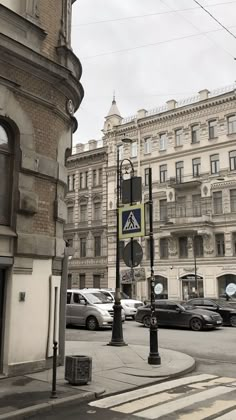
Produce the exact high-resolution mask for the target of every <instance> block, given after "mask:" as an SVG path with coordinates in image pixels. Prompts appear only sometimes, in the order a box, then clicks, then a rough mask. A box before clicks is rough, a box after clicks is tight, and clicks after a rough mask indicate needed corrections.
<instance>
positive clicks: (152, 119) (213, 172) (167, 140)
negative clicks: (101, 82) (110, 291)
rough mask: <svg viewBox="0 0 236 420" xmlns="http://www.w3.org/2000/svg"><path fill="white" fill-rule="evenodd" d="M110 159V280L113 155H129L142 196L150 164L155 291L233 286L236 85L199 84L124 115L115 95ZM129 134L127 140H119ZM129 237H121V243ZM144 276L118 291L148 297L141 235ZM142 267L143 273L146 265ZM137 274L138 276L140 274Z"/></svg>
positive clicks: (215, 290)
mask: <svg viewBox="0 0 236 420" xmlns="http://www.w3.org/2000/svg"><path fill="white" fill-rule="evenodd" d="M103 132H104V141H105V142H106V145H107V154H108V161H107V162H108V164H107V179H108V184H107V188H108V193H107V195H108V197H109V199H108V204H107V236H108V285H109V286H110V287H114V285H115V253H116V239H115V230H116V218H115V209H116V190H115V189H116V153H117V148H119V154H120V159H124V158H129V159H131V161H132V163H133V165H134V170H135V173H136V174H137V175H140V176H142V183H143V201H144V202H146V201H147V200H148V170H149V167H151V168H152V181H153V182H152V191H153V205H154V248H155V265H154V271H155V280H156V283H161V284H162V286H163V291H162V293H161V295H160V297H168V298H170V299H187V298H189V297H190V296H196V294H197V295H200V296H207V297H216V296H219V295H220V294H222V293H224V291H225V288H226V286H227V284H229V283H235V284H236V264H235V258H236V86H235V85H234V86H230V87H227V88H225V89H221V90H220V89H219V90H217V91H214V92H209V91H208V90H202V91H201V92H199V94H198V95H197V96H196V97H192V98H189V99H186V100H183V101H180V102H176V101H175V100H170V101H168V102H167V103H166V105H164V106H163V107H160V108H158V109H154V110H150V111H147V110H145V109H141V110H139V111H138V113H137V114H136V115H134V116H132V117H129V118H126V119H123V118H122V117H121V115H120V113H119V111H118V108H117V105H116V103H115V101H113V112H109V115H108V116H107V117H106V120H105V123H104V129H103ZM124 136H125V137H128V138H130V139H131V140H132V144H131V145H130V144H122V138H124ZM126 242H127V241H126ZM140 243H141V245H142V247H143V252H144V257H143V260H142V263H141V267H142V268H143V269H144V270H145V277H144V275H143V273H142V275H139V276H136V281H135V282H133V283H131V281H127V278H126V277H125V273H124V276H122V272H123V271H125V267H124V265H121V282H122V283H123V290H124V291H126V292H128V294H133V295H134V296H137V297H139V298H141V299H146V298H147V297H149V296H150V281H149V278H150V253H149V240H148V237H143V238H141V240H140ZM144 270H142V272H143V271H144ZM138 278H139V280H138Z"/></svg>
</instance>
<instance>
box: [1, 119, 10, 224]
mask: <svg viewBox="0 0 236 420" xmlns="http://www.w3.org/2000/svg"><path fill="white" fill-rule="evenodd" d="M10 146H11V145H10V141H9V138H8V134H7V131H6V130H5V128H4V127H3V125H1V122H0V177H1V182H0V225H9V224H10V219H11V217H10V215H11V206H10V204H11V185H12V150H11V147H10Z"/></svg>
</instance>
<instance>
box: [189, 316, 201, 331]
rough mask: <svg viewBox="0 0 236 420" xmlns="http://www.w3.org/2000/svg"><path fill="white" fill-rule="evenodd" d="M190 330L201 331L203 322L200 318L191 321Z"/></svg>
mask: <svg viewBox="0 0 236 420" xmlns="http://www.w3.org/2000/svg"><path fill="white" fill-rule="evenodd" d="M190 328H191V330H193V331H201V330H202V321H201V320H200V319H199V318H192V319H191V321H190Z"/></svg>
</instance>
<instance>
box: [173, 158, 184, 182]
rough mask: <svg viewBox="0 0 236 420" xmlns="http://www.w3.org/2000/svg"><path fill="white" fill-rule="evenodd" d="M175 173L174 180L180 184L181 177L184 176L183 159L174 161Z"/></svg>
mask: <svg viewBox="0 0 236 420" xmlns="http://www.w3.org/2000/svg"><path fill="white" fill-rule="evenodd" d="M175 173H176V182H177V183H179V184H180V183H181V182H183V177H184V162H183V161H180V162H176V164H175Z"/></svg>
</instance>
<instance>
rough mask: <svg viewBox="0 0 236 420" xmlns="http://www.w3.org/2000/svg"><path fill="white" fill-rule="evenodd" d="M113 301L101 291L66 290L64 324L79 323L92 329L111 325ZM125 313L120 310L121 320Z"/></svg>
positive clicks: (123, 318)
mask: <svg viewBox="0 0 236 420" xmlns="http://www.w3.org/2000/svg"><path fill="white" fill-rule="evenodd" d="M113 314H114V310H113V303H111V302H110V301H108V300H107V298H106V296H104V294H103V293H101V292H91V291H86V290H80V289H69V290H67V305H66V325H80V326H85V327H87V329H88V330H91V331H94V330H96V329H97V328H99V327H105V326H112V323H113ZM124 320H125V315H124V313H123V312H122V321H124Z"/></svg>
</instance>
